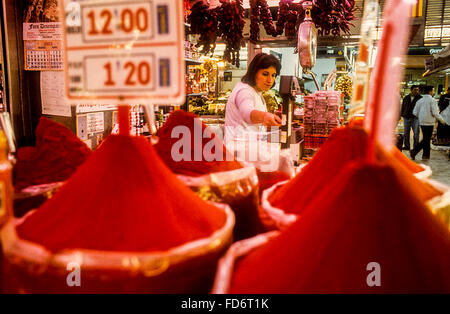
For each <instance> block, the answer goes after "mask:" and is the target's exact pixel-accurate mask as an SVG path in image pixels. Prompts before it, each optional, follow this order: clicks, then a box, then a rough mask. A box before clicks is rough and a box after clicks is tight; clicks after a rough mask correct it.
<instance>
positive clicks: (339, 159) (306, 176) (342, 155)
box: [268, 126, 442, 215]
mask: <svg viewBox="0 0 450 314" xmlns="http://www.w3.org/2000/svg"><path fill="white" fill-rule="evenodd" d="M367 140H368V136H367V133H366V131H365V130H364V129H362V128H360V127H357V126H353V127H345V128H337V129H335V130H333V132H332V133H331V135H330V137H329V138H328V140H327V141H326V142H325V144H324V145H323V146H322V148H321V149H320V150H319V151H318V152H317V154H316V155H315V156H314V158H313V159H312V160H311V161H310V162H309V163H308V165H307V166H305V167H304V168H303V170H302V171H301V172H300V173H299V174H297V176H296V177H295V178H294V179H292V180H291V181H289V182H288V183H287V184H286V185H284V186H282V187H280V188H278V189H277V190H275V191H274V192H273V193H272V194H271V195H270V196H269V197H268V200H269V202H270V204H271V205H272V206H274V207H276V208H280V209H282V210H284V211H285V212H286V213H293V214H296V215H300V214H302V213H303V211H304V210H305V209H306V207H307V206H308V204H309V203H310V202H312V201H313V200H314V199H315V198H316V196H317V193H318V192H317V191H320V190H322V189H324V187H325V186H326V185H328V184H329V183H330V182H331V181H332V180H333V178H334V177H335V176H336V174H337V173H338V172H339V171H340V170H341V169H342V168H343V167H345V166H346V165H347V164H348V163H349V162H351V161H354V160H358V159H362V158H364V157H365V155H366V148H367ZM377 158H378V160H382V161H383V162H385V163H388V164H390V165H392V166H393V167H394V169H395V170H396V171H400V172H401V173H403V175H405V176H407V175H408V174H409V176H408V177H409V180H410V184H411V185H412V188H414V190H415V191H416V193H417V194H416V195H419V196H420V197H421V199H422V200H423V201H426V200H429V199H431V198H433V197H435V196H438V195H441V194H442V192H440V191H438V190H437V189H435V188H433V187H432V186H431V185H430V184H427V183H424V182H421V181H420V180H418V179H416V178H415V177H414V176H413V175H412V173H411V172H410V171H409V170H408V169H407V168H405V166H404V165H403V163H402V162H401V161H400V160H399V159H397V158H392V155H390V154H388V153H386V152H385V151H384V150H383V149H382V148H380V147H377Z"/></svg>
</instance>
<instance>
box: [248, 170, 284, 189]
mask: <svg viewBox="0 0 450 314" xmlns="http://www.w3.org/2000/svg"><path fill="white" fill-rule="evenodd" d="M256 174H257V175H258V181H259V193H260V194H262V192H263V191H264V190H265V189H268V188H270V187H271V186H272V185H274V184H276V183H278V182H281V181H286V180H289V179H290V178H291V177H290V176H289V175H288V174H287V173H285V172H282V171H273V172H265V171H261V170H259V169H256Z"/></svg>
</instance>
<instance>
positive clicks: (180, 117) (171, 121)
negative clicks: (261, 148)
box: [155, 110, 242, 176]
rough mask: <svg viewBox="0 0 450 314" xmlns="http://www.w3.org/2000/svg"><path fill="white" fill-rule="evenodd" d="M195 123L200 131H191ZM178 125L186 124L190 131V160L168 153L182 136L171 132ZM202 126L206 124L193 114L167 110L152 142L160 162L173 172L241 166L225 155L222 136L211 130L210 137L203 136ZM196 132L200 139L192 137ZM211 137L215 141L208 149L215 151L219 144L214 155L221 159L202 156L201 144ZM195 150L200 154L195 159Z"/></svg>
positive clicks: (195, 172)
mask: <svg viewBox="0 0 450 314" xmlns="http://www.w3.org/2000/svg"><path fill="white" fill-rule="evenodd" d="M195 124H197V127H198V129H199V130H201V134H200V135H198V134H195V127H194V125H195ZM180 126H183V127H187V128H188V129H189V132H190V143H191V145H190V147H191V151H190V152H189V156H190V161H185V160H181V161H175V160H174V159H173V156H172V148H173V147H174V144H175V143H177V142H178V141H180V138H182V136H180V138H178V137H174V136H173V135H172V133H173V131H174V129H175V128H176V127H180ZM206 129H207V125H206V124H204V123H203V122H202V121H201V120H200V118H199V117H198V116H197V115H195V114H193V113H190V112H186V111H184V110H176V111H174V112H172V113H171V115H170V116H169V118H168V119H167V121H166V122H165V123H164V125H163V127H162V128H161V129H159V130H158V133H157V136H158V138H159V141H158V143H157V144H155V149H156V150H157V152H158V154H159V156H160V157H161V159H162V160H163V161H164V163H165V164H166V165H167V166H168V167H169V168H170V169H171V170H172V171H173V172H174V173H177V174H183V175H188V176H200V175H204V174H209V173H213V172H222V171H230V170H236V169H240V168H242V165H241V163H239V162H238V161H236V160H235V159H234V158H233V157H232V156H228V159H227V150H226V147H225V145H224V144H223V142H222V140H221V139H220V138H218V137H217V136H216V135H215V134H214V133H212V134H211V135H210V137H207V138H204V137H203V134H204V132H205V130H206ZM196 135H197V136H201V140H200V138H199V140H198V141H197V140H196V139H195V136H196ZM212 140H214V141H216V143H217V144H216V145H215V147H213V148H212V149H211V153H212V154H216V151H215V148H217V147H219V148H220V149H221V151H220V152H218V153H217V155H220V156H221V157H222V160H213V161H207V160H206V159H205V154H204V152H205V151H206V150H205V149H204V148H205V145H207V144H208V143H209V142H211V141H212ZM208 152H209V150H208ZM199 153H201V156H200V158H197V159H199V160H196V159H195V156H196V154H199ZM228 154H229V153H228Z"/></svg>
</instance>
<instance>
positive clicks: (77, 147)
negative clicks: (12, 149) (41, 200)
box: [14, 117, 91, 191]
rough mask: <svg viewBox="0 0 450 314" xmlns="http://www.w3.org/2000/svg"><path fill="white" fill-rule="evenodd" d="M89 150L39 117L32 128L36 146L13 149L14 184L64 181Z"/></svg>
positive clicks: (19, 186) (18, 187)
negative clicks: (14, 157)
mask: <svg viewBox="0 0 450 314" xmlns="http://www.w3.org/2000/svg"><path fill="white" fill-rule="evenodd" d="M90 153H91V150H90V149H89V148H88V147H87V146H86V144H85V143H84V142H82V141H81V140H80V139H78V137H77V136H76V135H75V134H73V133H72V131H70V130H69V129H68V128H66V127H65V126H64V125H62V124H60V123H57V122H54V121H52V120H50V119H47V118H45V117H41V118H40V120H39V123H38V126H37V128H36V146H35V147H23V148H19V150H18V151H17V163H16V165H15V167H14V187H15V189H16V191H20V190H21V189H23V188H26V187H28V186H30V185H38V184H45V183H52V182H59V181H65V180H67V179H68V178H69V177H70V176H71V175H72V174H73V173H74V172H75V171H76V169H77V168H78V167H79V166H80V165H81V164H82V163H83V162H84V161H85V160H86V159H87V158H88V157H89V155H90Z"/></svg>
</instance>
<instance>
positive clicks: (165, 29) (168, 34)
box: [63, 0, 185, 105]
mask: <svg viewBox="0 0 450 314" xmlns="http://www.w3.org/2000/svg"><path fill="white" fill-rule="evenodd" d="M63 1H64V8H65V18H64V19H63V20H64V29H65V36H64V38H65V48H66V58H65V60H66V98H67V99H68V100H69V101H70V102H76V103H81V104H114V105H120V104H130V103H140V104H171V105H173V104H182V103H184V102H185V95H184V85H185V83H184V61H183V53H184V49H183V44H184V34H183V31H184V26H183V24H182V23H181V22H182V20H183V17H182V13H183V4H182V2H181V1H179V0H133V1H131V0H107V1H99V0H97V1H93V0H85V1H83V0H78V1H69V0H63Z"/></svg>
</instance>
